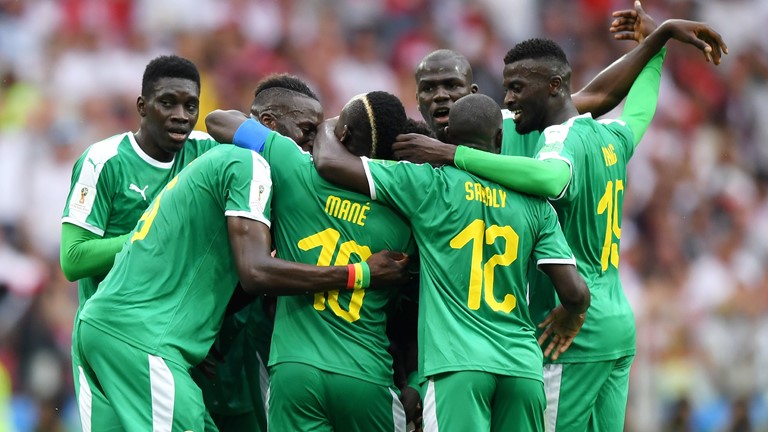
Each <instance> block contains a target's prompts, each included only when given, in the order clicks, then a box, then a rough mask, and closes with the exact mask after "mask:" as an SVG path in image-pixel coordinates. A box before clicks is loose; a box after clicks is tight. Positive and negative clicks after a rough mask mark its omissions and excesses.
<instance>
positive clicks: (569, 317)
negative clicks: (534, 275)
mask: <svg viewBox="0 0 768 432" xmlns="http://www.w3.org/2000/svg"><path fill="white" fill-rule="evenodd" d="M539 268H540V269H541V270H542V271H543V272H544V273H546V274H547V276H549V279H550V280H551V281H552V284H553V285H554V287H555V291H556V292H557V297H558V298H559V299H560V306H558V307H556V308H555V309H554V310H553V311H552V312H551V313H550V314H549V315H548V316H547V318H546V319H545V320H544V321H543V322H542V323H541V324H539V327H540V328H544V329H545V330H544V332H543V333H542V334H541V336H540V337H539V344H541V345H542V346H543V344H544V343H545V342H546V340H547V339H548V338H550V337H551V338H552V339H551V341H550V343H549V345H547V348H546V349H545V350H544V356H545V357H549V356H550V355H551V356H552V360H557V358H558V357H559V356H560V354H562V353H563V352H565V350H567V349H568V347H569V346H571V343H572V342H573V338H575V337H576V335H577V334H578V333H579V330H580V329H581V326H582V325H583V324H584V319H585V317H586V313H587V309H588V308H589V304H590V299H591V297H590V294H589V288H587V284H586V282H584V279H583V278H582V277H581V276H580V275H579V273H578V272H577V271H576V266H575V265H573V264H541V265H539Z"/></svg>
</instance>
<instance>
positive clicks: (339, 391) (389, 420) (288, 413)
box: [269, 363, 405, 432]
mask: <svg viewBox="0 0 768 432" xmlns="http://www.w3.org/2000/svg"><path fill="white" fill-rule="evenodd" d="M270 371H271V372H272V376H271V380H270V393H269V431H270V432H295V431H313V432H320V431H328V432H375V431H382V432H384V431H387V432H392V431H395V432H399V431H405V411H404V410H403V405H402V404H401V403H400V399H399V397H398V395H397V393H396V392H395V389H394V387H388V386H383V385H377V384H373V383H370V382H368V381H364V380H361V379H358V378H353V377H350V376H346V375H340V374H335V373H331V372H326V371H324V370H321V369H317V368H315V367H312V366H309V365H306V364H303V363H280V364H277V365H275V366H273V367H272V368H271V370H270Z"/></svg>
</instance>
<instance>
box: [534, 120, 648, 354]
mask: <svg viewBox="0 0 768 432" xmlns="http://www.w3.org/2000/svg"><path fill="white" fill-rule="evenodd" d="M541 141H542V142H541V143H540V144H541V146H542V148H541V150H540V151H539V153H538V155H537V156H536V157H537V158H538V159H542V160H543V159H561V160H563V161H565V162H567V163H568V165H570V167H571V173H572V175H571V180H570V183H569V184H568V186H566V189H565V190H564V192H563V194H562V195H561V196H560V197H558V198H557V199H554V200H552V201H551V202H552V205H553V206H554V207H555V209H556V210H557V214H558V215H559V219H560V223H561V225H562V227H563V233H565V237H566V239H567V240H568V244H569V245H570V246H571V248H572V249H573V254H574V256H575V257H576V262H577V263H578V270H579V273H580V274H581V276H582V277H584V280H585V281H586V282H587V286H588V287H589V290H590V292H591V294H592V302H591V305H590V307H589V311H588V312H587V319H586V321H585V323H584V326H583V327H582V328H581V331H580V332H579V334H578V335H577V336H576V338H575V339H574V342H573V345H571V347H570V348H569V349H568V351H566V352H565V353H564V354H562V355H561V356H560V358H559V359H558V360H557V362H558V363H569V362H588V361H603V360H612V359H616V358H619V357H623V356H626V355H631V354H634V353H635V320H634V315H633V313H632V309H631V307H630V304H629V302H628V301H627V299H626V297H625V296H624V290H623V289H622V286H621V280H620V279H619V269H618V266H619V248H620V242H621V218H622V205H623V203H624V190H625V188H626V182H627V163H629V159H630V158H631V157H632V153H633V151H634V145H633V134H632V130H631V129H630V128H629V127H628V126H627V125H626V123H624V122H623V121H621V120H599V121H598V120H594V119H592V116H591V115H590V114H584V115H580V116H576V117H573V118H571V119H569V120H568V121H567V122H565V123H563V124H561V125H556V126H551V127H549V128H547V129H545V130H544V133H543V135H542V137H541ZM531 284H532V286H536V289H535V290H532V291H531V305H530V308H531V313H532V315H533V319H534V321H540V320H543V319H544V317H545V316H546V315H547V313H548V312H549V311H550V310H551V309H552V308H553V307H554V306H555V305H557V296H556V295H555V293H554V288H552V286H551V284H550V282H549V279H547V278H546V276H545V275H543V274H542V273H541V272H533V276H532V279H531Z"/></svg>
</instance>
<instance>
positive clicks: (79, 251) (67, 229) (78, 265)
mask: <svg viewBox="0 0 768 432" xmlns="http://www.w3.org/2000/svg"><path fill="white" fill-rule="evenodd" d="M128 236H129V234H124V235H121V236H118V237H110V238H101V237H99V236H98V235H97V234H94V233H92V232H90V231H88V230H86V229H85V228H81V227H79V226H77V225H73V224H71V223H63V224H61V251H60V257H59V258H60V261H61V270H62V272H64V276H65V277H66V278H67V280H69V281H76V280H79V279H82V278H86V277H94V276H104V275H106V274H107V273H109V270H110V269H111V268H112V265H113V264H114V262H115V255H117V253H118V252H120V250H121V249H122V248H123V244H125V242H126V241H127V240H128Z"/></svg>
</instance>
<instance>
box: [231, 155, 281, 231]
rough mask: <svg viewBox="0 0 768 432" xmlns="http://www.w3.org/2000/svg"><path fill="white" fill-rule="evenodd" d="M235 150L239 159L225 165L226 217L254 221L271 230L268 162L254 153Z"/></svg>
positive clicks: (270, 189) (270, 191) (270, 183)
mask: <svg viewBox="0 0 768 432" xmlns="http://www.w3.org/2000/svg"><path fill="white" fill-rule="evenodd" d="M237 150H238V154H239V157H237V158H235V162H234V163H232V164H230V165H228V168H227V172H226V173H225V176H226V178H227V184H226V188H227V191H228V193H227V198H226V202H225V211H224V214H225V215H226V216H238V217H244V218H248V219H253V220H257V221H259V222H262V223H263V224H265V225H267V226H270V220H269V218H270V203H271V199H272V196H271V194H272V180H271V178H270V168H269V164H268V163H267V161H265V160H264V158H263V157H261V156H259V155H258V154H257V153H256V152H252V151H250V150H239V149H237Z"/></svg>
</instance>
